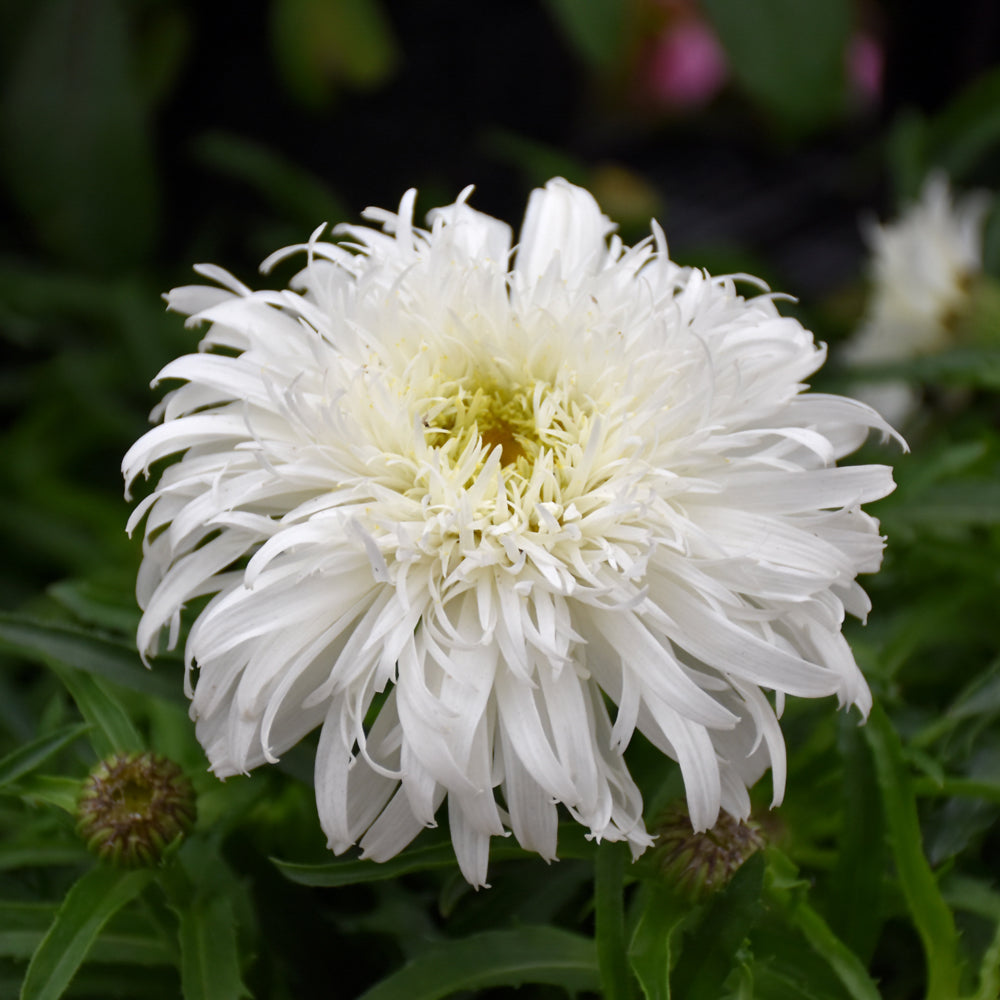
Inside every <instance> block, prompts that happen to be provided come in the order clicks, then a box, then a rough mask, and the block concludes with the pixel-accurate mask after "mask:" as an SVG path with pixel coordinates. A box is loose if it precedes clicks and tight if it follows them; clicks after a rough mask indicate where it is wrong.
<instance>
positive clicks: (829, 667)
mask: <svg viewBox="0 0 1000 1000" xmlns="http://www.w3.org/2000/svg"><path fill="white" fill-rule="evenodd" d="M470 191H471V189H467V190H466V191H465V192H463V193H462V195H461V196H460V197H459V199H458V201H457V202H456V203H455V204H453V205H449V206H447V207H445V208H440V209H436V210H434V211H433V212H431V213H430V216H429V221H430V229H429V231H425V230H421V229H418V228H416V227H415V226H414V223H413V218H412V216H413V204H414V198H415V193H414V192H412V191H411V192H408V193H407V194H406V195H405V196H404V198H403V200H402V203H401V205H400V208H399V211H398V213H392V212H386V211H382V210H374V209H370V210H368V212H367V213H366V215H367V217H368V218H369V219H370V220H372V221H374V222H376V223H379V224H380V225H381V229H375V228H366V227H358V226H342V227H340V228H339V229H338V230H336V232H337V233H338V234H339V235H340V236H341V237H342V238H343V239H344V240H345V242H343V243H341V244H339V245H338V244H334V243H328V242H321V241H320V231H317V232H316V234H314V236H313V238H312V239H311V240H310V241H309V243H307V244H305V245H303V246H300V247H291V248H288V249H286V250H282V251H280V252H279V253H277V254H275V255H274V256H273V257H272V258H270V259H269V260H268V261H266V262H265V265H264V267H265V270H266V269H267V267H269V266H270V265H271V264H273V263H274V262H275V261H277V260H281V259H284V258H285V257H286V256H288V255H289V254H291V253H294V252H303V251H304V252H305V254H306V255H307V265H306V267H305V269H304V270H303V271H301V272H300V273H299V274H298V275H297V276H296V277H295V279H294V280H293V281H292V284H291V287H290V288H289V289H286V290H284V291H251V290H250V289H249V288H247V287H245V286H244V285H242V284H241V283H240V282H238V281H237V280H236V279H234V278H233V277H231V276H230V275H229V274H227V273H226V272H224V271H222V270H220V269H218V268H215V267H201V268H199V271H200V273H202V274H203V275H204V276H206V277H208V278H211V279H214V280H215V281H217V282H218V284H219V285H220V286H221V287H216V288H210V287H202V286H195V287H186V288H179V289H175V290H174V291H173V292H171V293H170V295H169V296H168V303H169V305H170V307H171V308H173V309H176V310H178V311H180V312H182V313H186V314H188V315H189V316H190V317H191V319H190V322H191V323H193V324H197V323H207V324H208V330H207V332H206V334H205V337H204V339H203V341H202V344H201V347H202V351H201V353H199V354H196V355H189V356H186V357H182V358H180V359H179V360H176V361H174V362H172V363H171V364H169V365H167V367H166V368H165V369H164V370H163V371H162V372H161V373H160V376H159V377H160V378H161V379H180V380H182V381H183V383H184V384H182V385H181V386H180V387H178V388H175V389H173V391H171V392H170V393H169V394H168V395H167V396H166V398H165V399H164V401H163V403H162V404H161V406H160V407H159V410H158V415H159V416H160V417H162V421H163V422H162V424H161V425H160V426H158V427H156V428H154V429H153V430H151V431H149V432H148V433H147V434H146V435H145V436H144V437H143V438H142V439H141V440H140V441H138V442H137V443H136V444H135V445H134V446H133V447H132V449H131V450H130V451H129V453H128V454H127V455H126V457H125V460H124V465H123V468H124V474H125V477H126V480H127V481H128V482H131V481H132V480H133V479H134V478H135V477H136V476H137V475H139V474H140V473H142V472H144V471H146V470H148V469H149V467H150V466H151V465H152V464H153V463H154V462H156V461H158V460H159V459H161V458H163V457H164V456H168V455H173V454H176V453H178V452H180V453H182V456H181V458H180V460H179V461H177V462H175V463H174V464H172V465H169V466H168V467H167V468H166V469H165V470H164V471H163V472H162V475H161V476H160V478H159V481H158V483H157V485H156V488H155V490H154V491H153V492H152V494H151V495H150V496H148V497H147V498H146V499H145V500H144V501H142V503H140V504H139V505H138V507H137V509H136V510H135V512H134V514H133V516H132V519H131V522H130V529H131V528H134V527H135V526H136V525H137V524H139V523H140V522H141V521H142V519H143V518H145V519H146V539H145V544H144V559H143V564H142V568H141V571H140V575H139V581H138V597H139V601H140V604H141V605H142V607H143V608H144V612H145V613H144V615H143V619H142V622H141V625H140V628H139V635H138V641H139V646H140V649H141V650H142V651H143V653H144V654H145V655H148V654H153V653H155V652H156V651H157V649H158V642H159V640H158V636H159V634H160V632H161V630H164V629H166V630H167V631H168V633H169V639H168V642H170V643H173V642H175V641H176V640H177V638H178V630H179V624H180V617H181V612H182V608H183V606H184V605H185V604H186V603H187V602H190V601H192V600H194V599H196V598H199V597H204V596H206V595H212V596H211V599H210V600H209V601H208V602H207V604H206V605H205V606H204V608H203V610H201V611H200V613H198V615H197V618H196V620H195V621H194V623H193V625H192V627H191V630H190V634H189V636H188V639H187V644H186V659H187V665H188V681H187V692H188V694H189V696H190V697H191V699H192V704H191V712H192V716H193V717H194V719H195V720H196V723H197V734H198V737H199V739H200V741H201V743H202V745H203V746H204V747H205V750H206V752H207V754H208V757H209V759H210V761H211V764H212V768H213V770H214V771H215V773H216V774H217V775H219V776H220V777H226V776H227V775H233V774H236V773H239V772H245V771H248V770H250V769H251V768H254V767H257V766H259V765H260V764H262V763H264V762H265V761H275V760H276V759H277V758H278V756H279V755H280V754H281V753H283V752H284V751H285V750H287V749H288V748H289V747H291V746H292V745H293V744H295V743H296V742H298V741H299V740H300V739H302V737H303V736H305V735H306V734H307V733H308V732H310V731H311V730H313V729H315V728H316V727H321V733H320V738H319V747H318V751H317V757H316V774H315V778H316V799H317V804H318V808H319V816H320V821H321V823H322V826H323V829H324V831H325V832H326V835H327V837H328V842H329V846H330V847H331V848H332V849H333V850H334V851H336V852H338V853H339V852H341V851H345V850H346V849H348V848H349V847H350V846H351V845H352V844H355V843H358V842H360V845H361V847H362V849H363V851H364V853H365V855H366V856H369V857H372V858H374V859H376V860H384V859H386V858H389V857H391V856H392V855H394V854H396V853H397V852H398V851H399V850H401V849H402V848H403V847H404V846H405V845H406V844H407V843H408V842H409V841H410V840H411V839H412V838H413V837H414V836H415V835H416V834H417V833H418V832H419V831H420V829H421V828H422V827H424V826H429V825H433V824H434V822H435V818H436V816H437V815H438V812H439V807H441V806H442V803H443V802H444V801H445V800H447V811H448V818H449V822H450V830H451V837H452V840H453V843H454V847H455V852H456V855H457V858H458V861H459V864H460V866H461V869H462V871H463V873H464V874H465V876H466V878H468V879H469V880H470V881H471V882H474V883H477V884H478V883H483V882H484V881H485V878H486V868H487V860H488V851H489V841H490V838H491V837H493V836H501V835H504V834H506V833H507V831H512V832H513V834H514V836H515V837H516V838H517V840H518V841H519V842H520V843H521V844H522V845H523V846H524V847H525V848H527V849H529V850H532V851H537V852H538V853H539V854H541V855H542V856H543V857H545V858H554V857H555V856H556V846H557V845H556V833H557V817H558V806H559V805H560V804H561V805H562V806H563V807H564V808H565V809H566V811H567V812H568V813H569V814H570V815H571V816H572V817H573V818H574V819H575V820H577V821H578V822H580V823H582V824H583V825H584V826H586V827H587V828H588V829H589V830H590V831H592V833H593V835H594V836H595V837H598V838H607V839H611V840H627V841H628V842H629V843H630V844H631V845H632V848H633V850H634V851H635V852H636V853H638V852H639V851H641V850H643V849H644V848H645V847H646V846H647V845H648V844H649V843H650V837H649V835H648V834H647V832H646V829H645V827H644V825H643V819H642V800H641V796H640V793H639V790H638V788H637V787H636V785H635V783H634V781H633V780H632V778H631V776H630V774H629V771H628V768H627V766H626V763H625V758H624V753H625V748H626V746H627V745H628V743H629V740H630V738H631V737H632V735H633V733H634V732H635V731H636V730H639V731H640V732H642V733H643V734H644V735H645V737H646V738H647V739H648V740H650V741H651V742H652V743H653V744H654V745H655V746H656V747H658V748H659V749H660V750H662V752H663V753H665V754H667V755H668V756H669V757H672V758H673V759H675V760H676V761H677V762H678V763H679V765H680V768H681V772H682V774H683V777H684V781H685V785H686V789H687V799H688V803H689V807H690V813H691V819H692V822H693V825H694V827H695V828H696V829H699V830H701V829H705V828H707V827H709V826H711V825H712V824H713V823H714V822H715V821H716V819H717V816H718V814H719V810H720V808H721V809H724V810H725V811H726V812H728V813H730V814H732V815H734V816H737V817H742V816H746V815H747V813H748V810H749V797H748V794H747V787H748V786H749V785H751V784H752V783H753V782H754V781H756V780H757V778H759V777H760V775H761V774H762V773H763V771H764V770H765V769H766V768H767V767H768V766H770V767H771V769H772V772H773V776H774V798H775V801H777V800H780V798H781V795H782V789H783V782H784V771H785V765H784V745H783V740H782V735H781V731H780V728H779V726H778V722H777V718H776V711H778V712H780V706H781V702H782V699H783V698H784V696H785V695H786V694H791V695H796V696H800V697H822V696H825V695H835V696H837V698H838V699H839V700H840V702H841V704H845V705H846V704H855V705H857V706H859V707H860V709H861V711H862V712H863V713H864V712H867V710H868V707H869V704H870V696H869V692H868V688H867V686H866V684H865V681H864V679H863V677H862V676H861V674H860V672H859V671H858V668H857V666H856V665H855V662H854V659H853V657H852V655H851V652H850V650H849V649H848V646H847V644H846V642H845V641H844V639H843V637H842V636H841V631H840V630H841V624H842V621H843V617H844V613H845V611H848V612H850V613H852V614H854V615H858V616H864V615H865V613H866V612H867V610H868V607H869V604H868V600H867V598H866V596H865V594H864V592H863V591H862V590H861V588H860V587H859V586H858V584H857V582H856V580H855V577H856V575H857V573H859V572H869V571H873V570H875V569H877V568H878V565H879V563H880V560H881V553H882V544H883V543H882V539H881V537H880V536H879V533H878V526H877V523H876V522H875V521H874V520H873V519H872V518H871V517H869V516H868V515H866V514H865V513H863V512H862V510H861V509H860V505H861V504H862V503H864V502H865V501H869V500H874V499H877V498H879V497H882V496H884V495H885V494H887V493H888V492H889V491H890V490H891V489H892V486H893V484H892V477H891V474H890V471H889V470H888V469H887V468H885V467H883V466H859V467H853V468H837V467H835V462H836V460H837V459H838V458H839V457H841V456H842V455H845V454H847V453H848V452H850V451H852V450H853V449H855V448H856V447H857V446H858V445H859V444H860V443H861V442H862V441H863V440H864V438H865V437H866V435H867V434H868V432H869V430H870V428H872V427H877V428H880V429H881V430H883V431H885V432H887V431H888V430H889V428H888V427H887V425H886V424H885V423H884V422H883V421H882V420H881V419H880V418H879V417H878V415H877V414H875V413H874V412H873V411H872V410H870V409H869V408H868V407H866V406H864V405H863V404H860V403H857V402H854V401H852V400H849V399H846V398H841V397H837V396H829V395H819V394H814V393H808V392H806V391H805V386H804V385H803V383H802V380H803V379H804V378H806V377H808V376H809V375H810V374H811V373H813V372H814V371H815V370H816V369H817V368H818V367H819V366H820V364H821V363H822V361H823V358H824V350H823V349H822V348H821V347H818V346H817V345H816V344H815V343H814V341H813V338H812V336H811V334H809V333H808V332H807V331H806V330H804V329H803V328H802V327H801V325H800V324H799V323H798V322H797V321H796V320H794V319H789V318H785V317H782V316H781V315H779V313H778V311H777V309H776V308H775V305H774V302H773V301H772V298H771V297H770V296H769V295H766V294H762V295H757V296H756V297H754V298H750V299H745V298H743V297H742V296H741V295H740V294H738V292H737V290H736V287H735V284H734V281H733V280H732V279H730V278H712V277H710V276H708V275H707V274H705V273H703V272H701V271H697V270H691V269H685V268H681V267H678V266H677V265H676V264H675V263H673V262H672V261H671V260H670V258H669V256H668V254H667V248H666V245H665V242H664V239H663V234H662V232H661V231H660V229H659V227H657V226H656V225H655V223H654V236H653V237H651V238H649V239H647V240H646V241H644V242H643V243H641V244H639V245H637V246H635V247H632V248H626V247H624V246H622V244H621V242H620V241H619V240H618V239H617V238H616V237H613V236H612V235H611V234H612V230H613V226H612V224H611V223H610V222H609V220H608V219H607V218H606V217H605V216H603V215H602V213H601V211H600V209H599V208H598V205H597V203H596V202H595V201H594V199H593V198H592V197H591V196H590V195H589V194H588V193H587V192H586V191H584V190H582V189H581V188H578V187H574V186H573V185H571V184H568V183H567V182H565V181H563V180H554V181H551V182H550V183H549V184H548V185H547V186H546V187H545V188H544V189H543V190H537V191H535V192H534V193H533V194H532V195H531V199H530V201H529V203H528V208H527V213H526V217H525V220H524V225H523V227H522V230H521V239H520V244H519V246H518V248H517V251H516V256H515V257H514V261H513V265H512V266H511V264H510V258H511V231H510V229H509V228H508V227H507V226H506V225H504V224H503V223H501V222H498V221H497V220H495V219H493V218H490V217H488V216H486V215H483V214H480V213H479V212H477V211H475V210H473V209H472V208H471V207H470V206H469V205H468V204H467V198H468V195H469V193H470ZM195 677H196V678H197V679H196V681H195ZM768 691H770V692H773V693H774V703H772V700H770V699H769V697H768V695H767V694H766V693H765V692H768Z"/></svg>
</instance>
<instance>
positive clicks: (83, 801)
mask: <svg viewBox="0 0 1000 1000" xmlns="http://www.w3.org/2000/svg"><path fill="white" fill-rule="evenodd" d="M194 821H195V797H194V789H193V788H192V787H191V782H190V781H189V780H188V779H187V778H186V777H185V775H184V772H183V771H182V770H181V769H180V767H178V766H177V764H175V763H174V762H173V761H172V760H169V759H168V758H167V757H163V756H161V755H160V754H155V753H128V754H124V753H120V754H114V755H113V756H111V757H109V758H108V759H107V760H103V761H101V762H100V763H99V764H98V765H97V766H96V767H95V768H94V769H93V770H92V771H91V772H90V775H89V776H88V777H87V779H86V780H85V781H84V783H83V787H82V789H81V791H80V797H79V799H78V800H77V832H78V833H79V834H80V836H81V837H82V838H83V839H84V840H85V841H86V842H87V847H88V848H89V849H90V850H91V851H93V852H94V853H95V854H97V855H98V856H99V857H100V858H103V859H104V860H105V861H111V862H113V863H114V864H118V865H122V866H123V867H129V868H131V867H142V866H147V865H155V864H157V863H158V862H159V861H160V860H161V859H162V858H163V856H164V853H165V852H166V851H167V849H168V848H170V847H171V846H172V845H173V844H174V843H175V842H177V841H178V840H180V839H181V838H182V837H184V836H185V835H186V834H187V833H188V832H189V831H190V830H191V827H192V826H193V825H194Z"/></svg>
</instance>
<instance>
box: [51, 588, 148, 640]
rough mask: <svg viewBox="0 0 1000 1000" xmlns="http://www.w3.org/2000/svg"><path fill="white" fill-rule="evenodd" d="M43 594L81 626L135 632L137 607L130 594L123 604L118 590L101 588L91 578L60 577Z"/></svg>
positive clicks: (133, 633) (130, 633) (137, 614)
mask: <svg viewBox="0 0 1000 1000" xmlns="http://www.w3.org/2000/svg"><path fill="white" fill-rule="evenodd" d="M47 593H48V594H49V595H50V596H52V597H54V598H55V599H56V600H57V601H58V602H59V603H60V604H61V605H62V606H63V607H64V608H66V609H67V610H68V611H71V612H72V613H73V614H74V615H75V616H76V617H77V618H78V619H79V620H80V621H81V622H83V623H84V624H85V625H95V626H97V627H98V628H103V629H107V630H108V631H110V632H120V633H121V634H122V635H129V636H132V635H135V630H136V628H137V627H138V625H139V610H138V608H137V607H136V605H135V599H134V598H133V597H132V595H131V594H129V599H128V601H127V603H126V602H124V601H123V600H122V594H121V592H120V591H119V590H117V589H111V588H109V587H103V586H101V585H100V584H99V583H97V582H95V581H94V580H61V581H60V582H59V583H54V584H52V586H50V587H49V588H48V591H47Z"/></svg>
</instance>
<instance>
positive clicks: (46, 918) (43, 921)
mask: <svg viewBox="0 0 1000 1000" xmlns="http://www.w3.org/2000/svg"><path fill="white" fill-rule="evenodd" d="M57 910H58V905H57V904H55V903H21V902H4V901H0V955H2V956H5V957H7V958H16V959H29V958H31V956H32V954H33V953H34V951H35V950H36V949H37V947H38V945H39V943H40V942H41V940H42V938H43V937H44V936H45V934H46V932H47V931H48V929H49V927H50V926H51V925H52V922H53V920H54V919H55V916H56V912H57ZM117 924H121V926H116V925H117ZM129 924H130V925H131V926H130V925H126V924H125V922H124V921H115V920H114V919H112V920H111V921H110V922H109V923H108V925H107V926H106V927H105V928H104V930H103V931H102V932H101V934H100V936H99V937H98V938H97V940H96V941H95V942H94V946H93V948H92V949H91V951H90V954H89V958H90V960H91V961H92V962H105V963H108V964H112V965H124V964H128V965H169V964H171V962H172V956H171V952H170V949H169V948H168V947H167V946H166V944H165V943H164V941H163V940H162V939H161V938H159V937H158V936H157V935H156V934H155V933H154V932H152V931H151V930H150V929H149V928H147V927H141V928H136V927H135V926H134V921H132V920H130V922H129Z"/></svg>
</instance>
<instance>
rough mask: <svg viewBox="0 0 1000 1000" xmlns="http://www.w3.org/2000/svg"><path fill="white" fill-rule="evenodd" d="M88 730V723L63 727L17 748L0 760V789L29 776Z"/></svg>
mask: <svg viewBox="0 0 1000 1000" xmlns="http://www.w3.org/2000/svg"><path fill="white" fill-rule="evenodd" d="M89 728H90V724H89V723H84V724H80V723H73V724H72V725H69V726H63V727H62V728H61V729H57V730H56V731H55V732H54V733H50V734H49V735H48V736H42V737H40V738H39V739H37V740H32V742H31V743H27V744H25V745H24V746H23V747H18V749H17V750H15V751H14V752H13V753H9V754H8V755H7V756H6V757H4V758H3V759H2V760H0V788H2V787H3V786H4V785H8V784H10V783H11V782H14V781H17V780H18V779H19V778H22V777H23V776H24V775H26V774H29V773H30V772H31V771H33V770H34V769H35V768H36V767H38V765H39V764H43V763H44V762H45V761H47V760H48V759H49V758H50V757H52V756H53V755H55V754H57V753H58V752H59V751H60V750H62V748H63V747H65V746H68V745H69V744H70V743H72V742H73V741H74V740H75V739H77V738H78V737H79V736H82V735H83V734H84V733H85V732H87V730H88V729H89Z"/></svg>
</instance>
